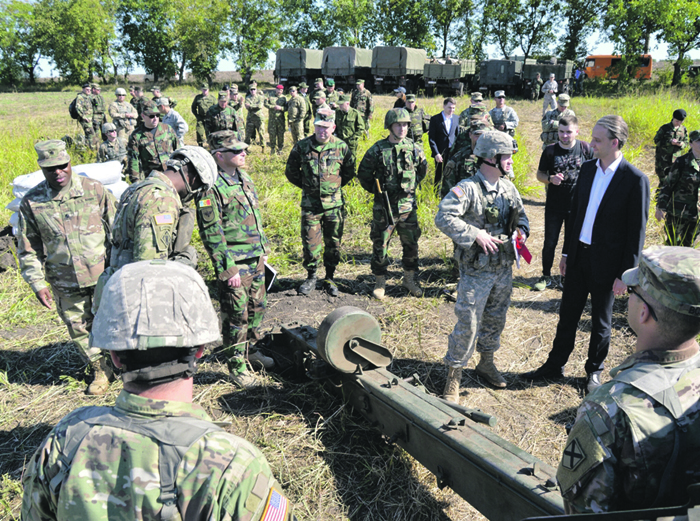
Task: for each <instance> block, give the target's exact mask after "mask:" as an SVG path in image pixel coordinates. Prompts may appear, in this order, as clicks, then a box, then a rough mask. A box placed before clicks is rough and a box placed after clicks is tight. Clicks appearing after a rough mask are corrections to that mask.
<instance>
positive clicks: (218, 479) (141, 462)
mask: <svg viewBox="0 0 700 521" xmlns="http://www.w3.org/2000/svg"><path fill="white" fill-rule="evenodd" d="M144 317H146V319H145V320H144ZM220 338H221V335H220V334H219V328H218V320H217V316H216V311H214V307H213V306H212V303H211V300H210V299H209V294H208V291H207V287H206V285H205V283H204V281H203V280H202V278H201V277H200V276H199V275H198V274H197V272H195V271H194V270H193V269H191V268H188V267H186V266H182V265H180V264H178V263H173V262H167V261H143V262H139V263H135V264H131V265H129V266H125V267H124V268H123V269H121V270H120V271H119V272H118V273H117V274H115V275H114V277H112V279H111V280H110V282H109V283H108V284H107V287H106V288H105V304H104V306H103V307H102V308H101V309H100V311H99V312H98V314H97V316H96V317H95V328H94V330H93V340H94V342H95V343H96V344H100V345H104V346H106V347H107V349H109V350H110V353H111V356H112V360H113V361H114V363H115V364H116V365H117V366H118V367H120V368H121V369H122V380H123V382H124V389H123V390H122V391H121V393H120V394H119V396H118V397H117V401H116V404H115V405H114V406H113V407H105V406H101V407H98V406H93V407H81V408H79V409H77V410H75V411H73V412H71V413H70V414H68V415H67V416H65V417H64V418H63V419H62V420H61V421H60V422H59V423H58V425H57V426H56V427H55V428H54V429H53V430H52V431H51V432H50V433H49V434H48V436H47V437H46V439H45V440H44V441H43V443H42V444H41V445H40V447H39V448H38V449H37V451H36V452H35V453H34V456H33V457H32V459H31V461H30V462H29V464H28V465H27V468H26V470H25V472H24V475H23V485H24V497H23V501H22V519H24V520H26V521H44V520H47V519H84V520H93V521H95V520H105V521H106V520H107V519H109V520H110V521H126V520H132V519H142V520H157V519H159V520H160V519H162V520H166V519H169V520H176V519H177V520H182V521H195V520H202V519H207V520H209V521H219V520H222V521H229V520H230V521H232V520H248V521H259V520H262V519H264V520H265V521H267V520H268V519H271V516H276V517H274V519H278V520H279V521H292V520H294V519H295V517H294V515H293V514H292V512H291V511H292V505H291V503H290V502H289V501H288V500H287V498H285V497H284V495H283V493H282V488H281V487H280V484H279V483H278V482H277V480H276V479H275V477H274V476H273V474H272V471H271V469H270V466H269V465H268V463H267V461H266V460H265V457H264V456H263V454H262V453H261V452H260V450H258V449H257V448H256V447H255V446H254V445H252V444H250V443H248V442H247V441H245V440H244V439H242V438H239V437H237V436H234V435H233V434H230V433H229V432H226V431H225V430H224V429H222V428H221V427H218V426H216V425H215V424H214V423H212V421H211V418H210V417H209V416H208V415H207V414H206V412H205V411H204V409H203V408H202V407H200V406H199V405H196V404H194V403H192V400H193V383H192V377H193V375H194V374H195V373H196V372H197V366H198V362H199V359H200V357H201V356H202V352H203V349H204V347H203V346H204V344H208V343H212V342H217V341H218V340H219V339H220Z"/></svg>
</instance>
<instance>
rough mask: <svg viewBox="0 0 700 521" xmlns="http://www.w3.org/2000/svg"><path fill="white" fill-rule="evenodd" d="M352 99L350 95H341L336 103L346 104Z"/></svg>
mask: <svg viewBox="0 0 700 521" xmlns="http://www.w3.org/2000/svg"><path fill="white" fill-rule="evenodd" d="M351 99H352V96H350V94H343V95H342V96H340V97H339V98H338V103H347V102H348V101H350V100H351Z"/></svg>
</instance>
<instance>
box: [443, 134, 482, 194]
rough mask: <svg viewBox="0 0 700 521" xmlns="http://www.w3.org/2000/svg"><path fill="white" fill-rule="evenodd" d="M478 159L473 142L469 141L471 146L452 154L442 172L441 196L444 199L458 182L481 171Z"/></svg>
mask: <svg viewBox="0 0 700 521" xmlns="http://www.w3.org/2000/svg"><path fill="white" fill-rule="evenodd" d="M477 159H478V158H477V157H476V156H475V155H474V153H473V150H472V147H471V143H469V146H465V147H463V148H462V149H460V150H459V152H457V153H456V154H455V155H454V156H452V155H451V156H450V159H449V161H447V163H446V164H445V169H444V170H443V172H442V187H441V188H440V197H441V198H442V199H444V198H445V196H446V195H447V194H448V193H449V191H450V190H452V187H454V186H456V185H457V183H459V182H460V181H462V180H463V179H469V178H470V177H472V176H473V175H475V174H476V173H477V172H478V171H479V169H478V168H477V166H476V163H477Z"/></svg>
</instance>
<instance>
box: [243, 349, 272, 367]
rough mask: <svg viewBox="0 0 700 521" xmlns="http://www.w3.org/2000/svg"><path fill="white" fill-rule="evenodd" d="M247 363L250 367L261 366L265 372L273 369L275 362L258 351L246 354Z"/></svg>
mask: <svg viewBox="0 0 700 521" xmlns="http://www.w3.org/2000/svg"><path fill="white" fill-rule="evenodd" d="M248 362H250V365H251V366H255V365H258V366H262V367H263V368H264V369H265V370H266V371H269V370H270V369H272V368H273V367H275V361H274V360H273V359H272V358H270V357H269V356H265V355H264V354H262V353H261V352H260V351H253V352H252V353H249V354H248Z"/></svg>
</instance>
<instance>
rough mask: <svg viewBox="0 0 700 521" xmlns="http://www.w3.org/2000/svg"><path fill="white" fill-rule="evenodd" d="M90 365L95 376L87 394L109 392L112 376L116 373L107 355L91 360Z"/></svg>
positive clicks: (96, 394) (97, 394) (94, 394)
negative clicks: (108, 361)
mask: <svg viewBox="0 0 700 521" xmlns="http://www.w3.org/2000/svg"><path fill="white" fill-rule="evenodd" d="M90 365H91V366H92V371H93V373H94V375H95V378H93V380H92V383H91V384H90V385H88V388H87V391H85V394H89V395H91V396H102V395H103V394H105V393H107V389H109V379H110V378H112V375H113V374H114V373H113V372H112V368H111V367H110V366H109V364H108V363H107V357H106V356H101V357H100V358H99V359H97V360H95V361H93V362H90Z"/></svg>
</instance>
